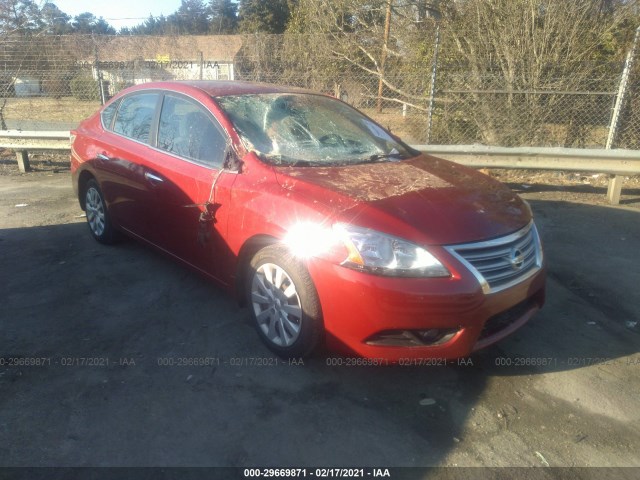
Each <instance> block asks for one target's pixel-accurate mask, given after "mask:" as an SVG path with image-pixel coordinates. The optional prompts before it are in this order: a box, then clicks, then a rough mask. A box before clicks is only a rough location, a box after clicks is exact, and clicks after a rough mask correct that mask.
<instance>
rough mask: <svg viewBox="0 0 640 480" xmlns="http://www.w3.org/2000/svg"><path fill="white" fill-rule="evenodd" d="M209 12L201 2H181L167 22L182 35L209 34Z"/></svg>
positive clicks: (183, 0) (189, 0)
mask: <svg viewBox="0 0 640 480" xmlns="http://www.w3.org/2000/svg"><path fill="white" fill-rule="evenodd" d="M209 17H210V12H209V9H208V8H207V6H205V4H204V2H203V0H182V4H181V5H180V8H178V11H176V12H175V13H172V14H171V15H169V18H168V22H169V24H170V25H171V27H173V28H175V30H176V32H177V33H179V34H183V35H204V34H206V33H209V20H210V18H209Z"/></svg>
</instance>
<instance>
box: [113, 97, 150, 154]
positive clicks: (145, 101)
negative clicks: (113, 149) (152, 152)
mask: <svg viewBox="0 0 640 480" xmlns="http://www.w3.org/2000/svg"><path fill="white" fill-rule="evenodd" d="M158 95H159V94H157V93H141V94H138V95H131V96H129V97H125V98H124V99H122V101H121V102H120V108H119V109H118V113H117V115H116V123H114V125H113V131H114V132H116V133H119V134H121V135H124V136H125V137H129V138H133V139H134V140H138V141H140V142H145V143H147V142H148V141H149V132H150V131H151V124H152V123H153V115H154V113H155V110H156V102H157V101H158Z"/></svg>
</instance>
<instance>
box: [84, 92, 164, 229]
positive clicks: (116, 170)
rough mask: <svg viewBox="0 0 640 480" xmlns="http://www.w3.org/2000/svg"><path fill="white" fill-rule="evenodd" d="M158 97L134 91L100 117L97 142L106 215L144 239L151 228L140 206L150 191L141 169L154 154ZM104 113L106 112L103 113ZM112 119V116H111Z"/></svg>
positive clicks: (149, 93) (99, 173)
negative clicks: (101, 125)
mask: <svg viewBox="0 0 640 480" xmlns="http://www.w3.org/2000/svg"><path fill="white" fill-rule="evenodd" d="M161 98H162V97H161V94H160V93H158V92H137V93H134V94H131V95H128V96H126V97H124V98H123V99H122V100H121V101H120V102H119V104H117V105H115V106H114V107H109V108H113V109H114V110H115V112H112V111H109V112H108V115H103V119H102V121H103V127H104V128H105V130H107V131H106V132H105V134H104V136H103V137H101V138H97V139H96V146H97V158H96V160H95V168H96V171H97V172H96V173H97V175H98V178H99V179H100V184H101V188H102V191H103V194H104V196H105V199H106V201H107V204H108V205H109V213H110V214H111V216H112V218H113V220H114V221H115V222H116V224H117V225H119V226H120V227H121V228H123V229H125V230H127V231H129V232H131V233H134V234H136V235H138V236H141V237H146V236H147V235H148V234H149V232H150V229H151V227H152V223H153V219H152V218H150V217H149V215H148V212H146V211H145V209H144V208H143V205H144V203H145V201H146V197H148V195H149V193H150V190H151V189H152V188H153V182H152V181H151V179H149V178H148V176H147V175H146V172H145V170H144V168H143V167H144V164H145V163H146V159H147V158H149V157H150V156H152V155H153V150H152V148H151V147H150V146H149V142H150V141H151V139H152V137H153V135H152V134H153V131H154V129H153V125H154V124H155V122H156V117H157V113H158V107H159V102H160V100H161ZM105 112H106V111H105ZM112 116H113V117H112Z"/></svg>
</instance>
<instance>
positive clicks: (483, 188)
mask: <svg viewBox="0 0 640 480" xmlns="http://www.w3.org/2000/svg"><path fill="white" fill-rule="evenodd" d="M276 177H277V179H278V182H279V183H280V185H282V187H284V188H285V189H288V190H291V191H294V192H297V193H299V194H302V195H305V196H307V197H311V198H313V200H314V201H317V202H320V203H322V204H324V205H325V206H328V207H330V208H331V209H332V210H333V211H334V212H335V215H336V217H337V218H338V219H340V220H342V221H347V222H353V223H357V224H359V225H361V226H364V227H371V228H382V229H383V230H386V231H387V232H388V233H394V232H397V230H398V229H397V228H396V227H397V222H398V221H400V222H402V223H403V224H404V227H408V228H410V229H413V230H414V231H415V233H416V236H418V237H420V239H421V240H422V241H426V242H429V243H431V244H434V245H451V244H456V243H465V242H472V241H478V240H486V239H489V238H494V237H498V236H501V235H506V234H508V233H512V232H514V231H515V230H517V229H519V228H522V227H523V226H525V225H526V224H527V223H528V222H529V221H530V220H531V212H530V210H529V207H528V205H526V204H525V203H524V202H523V201H522V200H521V199H520V198H519V197H518V196H517V195H516V194H514V193H513V192H512V191H511V190H510V189H509V188H507V187H506V186H504V185H503V184H501V183H500V182H498V181H496V180H493V179H492V178H491V177H489V176H487V175H484V174H482V173H479V172H477V171H475V170H473V169H470V168H466V167H463V166H461V165H458V164H455V163H453V162H449V161H447V160H443V159H440V158H436V157H432V156H428V155H420V156H418V157H415V158H413V159H409V160H403V161H399V162H381V163H367V164H360V165H351V166H340V167H276ZM356 217H357V220H355V218H356ZM385 227H386V228H385ZM400 230H405V231H406V228H401V229H400ZM412 236H414V235H412ZM416 240H417V238H416Z"/></svg>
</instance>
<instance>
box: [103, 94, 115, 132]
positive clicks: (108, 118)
mask: <svg viewBox="0 0 640 480" xmlns="http://www.w3.org/2000/svg"><path fill="white" fill-rule="evenodd" d="M118 105H120V102H119V101H116V102H113V103H112V104H110V105H109V106H108V107H107V108H105V109H104V110H102V113H101V114H100V118H101V119H102V126H103V127H104V129H105V130H111V122H112V120H113V116H114V115H115V114H116V110H117V109H118Z"/></svg>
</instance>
